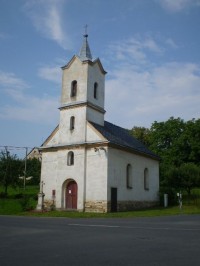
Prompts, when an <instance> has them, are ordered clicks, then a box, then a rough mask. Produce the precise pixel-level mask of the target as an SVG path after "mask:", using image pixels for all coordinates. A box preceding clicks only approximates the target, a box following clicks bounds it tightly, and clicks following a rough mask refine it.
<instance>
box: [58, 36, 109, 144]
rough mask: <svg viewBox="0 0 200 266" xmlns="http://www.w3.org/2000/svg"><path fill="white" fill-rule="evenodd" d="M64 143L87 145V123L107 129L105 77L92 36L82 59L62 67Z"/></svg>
mask: <svg viewBox="0 0 200 266" xmlns="http://www.w3.org/2000/svg"><path fill="white" fill-rule="evenodd" d="M62 70H63V75H62V93H61V106H60V108H59V109H60V124H59V128H60V143H63V144H64V143H66V144H67V143H68V142H70V143H75V142H84V141H85V134H86V133H85V128H86V122H87V121H91V122H95V123H97V124H100V125H104V114H105V110H104V102H105V101H104V100H105V74H106V71H105V70H104V69H103V66H102V64H101V61H100V59H99V58H97V59H95V60H93V59H92V54H91V51H90V47H89V44H88V35H87V34H85V35H83V44H82V47H81V50H80V53H79V55H74V56H73V57H72V59H71V60H70V61H69V62H68V63H67V64H66V65H65V66H63V67H62Z"/></svg>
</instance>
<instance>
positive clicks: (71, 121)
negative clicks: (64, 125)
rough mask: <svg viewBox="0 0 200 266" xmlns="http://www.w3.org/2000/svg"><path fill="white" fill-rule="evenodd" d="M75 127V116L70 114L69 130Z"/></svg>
mask: <svg viewBox="0 0 200 266" xmlns="http://www.w3.org/2000/svg"><path fill="white" fill-rule="evenodd" d="M74 127H75V117H74V116H71V117H70V130H74Z"/></svg>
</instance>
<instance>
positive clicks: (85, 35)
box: [83, 24, 88, 38]
mask: <svg viewBox="0 0 200 266" xmlns="http://www.w3.org/2000/svg"><path fill="white" fill-rule="evenodd" d="M84 28H85V34H84V35H83V36H84V37H86V38H87V37H88V34H87V28H88V25H87V24H86V25H85V26H84Z"/></svg>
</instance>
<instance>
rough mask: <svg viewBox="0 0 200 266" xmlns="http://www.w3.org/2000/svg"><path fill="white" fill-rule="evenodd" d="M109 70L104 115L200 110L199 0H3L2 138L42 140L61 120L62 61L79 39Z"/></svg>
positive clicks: (144, 117)
mask: <svg viewBox="0 0 200 266" xmlns="http://www.w3.org/2000/svg"><path fill="white" fill-rule="evenodd" d="M85 24H88V25H89V26H88V34H89V39H88V40H89V44H90V49H91V52H92V55H93V58H96V57H99V58H100V60H101V62H102V64H103V66H104V68H105V69H106V71H107V72H108V74H107V75H106V105H105V109H106V111H107V112H106V117H105V118H106V120H108V121H109V122H112V123H114V124H117V125H119V126H122V127H125V128H132V127H133V126H145V127H150V126H151V124H152V123H153V122H154V121H165V120H167V119H168V118H169V117H171V116H174V117H181V118H183V119H184V120H190V119H192V118H200V107H199V106H200V26H199V25H200V0H81V1H80V0H15V1H11V0H1V2H0V128H1V130H0V146H4V145H7V146H19V147H21V146H23V147H24V146H28V147H34V146H40V144H41V143H42V142H43V141H44V140H45V139H46V138H47V136H48V135H49V134H50V133H51V131H52V130H53V129H54V127H55V126H56V125H57V124H58V122H59V110H58V107H59V101H60V93H61V74H62V73H61V68H60V67H61V66H63V65H65V64H66V63H67V62H68V61H69V60H70V59H71V57H72V56H73V55H74V54H78V53H79V50H80V47H81V45H82V35H83V33H84V25H85Z"/></svg>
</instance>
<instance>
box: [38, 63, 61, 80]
mask: <svg viewBox="0 0 200 266" xmlns="http://www.w3.org/2000/svg"><path fill="white" fill-rule="evenodd" d="M38 75H39V76H40V77H41V78H43V79H46V80H49V81H53V82H55V83H57V84H60V83H61V80H62V78H61V76H62V73H61V69H60V67H59V66H55V67H47V66H44V67H41V68H39V70H38Z"/></svg>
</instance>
